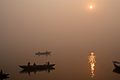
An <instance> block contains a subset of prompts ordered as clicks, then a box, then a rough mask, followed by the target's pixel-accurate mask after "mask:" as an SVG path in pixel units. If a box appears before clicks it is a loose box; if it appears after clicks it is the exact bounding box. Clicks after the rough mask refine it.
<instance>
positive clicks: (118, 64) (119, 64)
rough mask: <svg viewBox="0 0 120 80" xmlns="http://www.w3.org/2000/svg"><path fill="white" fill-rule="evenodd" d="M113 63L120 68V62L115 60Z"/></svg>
mask: <svg viewBox="0 0 120 80" xmlns="http://www.w3.org/2000/svg"><path fill="white" fill-rule="evenodd" d="M113 65H114V67H115V68H117V69H120V62H118V61H113Z"/></svg>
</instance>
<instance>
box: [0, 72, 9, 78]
mask: <svg viewBox="0 0 120 80" xmlns="http://www.w3.org/2000/svg"><path fill="white" fill-rule="evenodd" d="M8 75H9V74H6V73H3V71H2V70H1V71H0V79H6V78H9V77H8Z"/></svg>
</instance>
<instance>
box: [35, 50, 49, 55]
mask: <svg viewBox="0 0 120 80" xmlns="http://www.w3.org/2000/svg"><path fill="white" fill-rule="evenodd" d="M50 54H51V52H50V51H46V52H37V53H35V55H38V56H40V55H46V56H48V55H50Z"/></svg>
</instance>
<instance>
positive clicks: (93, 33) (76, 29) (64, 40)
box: [0, 0, 120, 49]
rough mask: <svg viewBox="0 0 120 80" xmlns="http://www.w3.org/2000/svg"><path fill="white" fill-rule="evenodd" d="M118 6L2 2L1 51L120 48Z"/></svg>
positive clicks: (70, 0)
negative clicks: (9, 47)
mask: <svg viewBox="0 0 120 80" xmlns="http://www.w3.org/2000/svg"><path fill="white" fill-rule="evenodd" d="M119 3H120V0H0V43H1V45H0V48H1V49H5V48H6V46H16V47H20V46H21V47H23V45H24V46H26V47H28V46H30V45H32V46H33V45H34V46H38V45H42V46H44V47H46V46H48V45H49V47H50V46H51V47H57V46H65V45H70V46H71V45H74V46H75V45H76V46H78V45H81V46H83V47H85V46H88V45H89V47H92V46H98V45H99V46H98V47H102V45H104V44H107V45H104V46H106V47H110V46H111V47H114V48H118V47H120V44H119V41H120V31H119V30H120V22H119V21H120V15H119V14H120V5H119ZM90 5H93V8H92V9H90V8H89V6H90ZM26 44H27V45H26ZM62 44H64V45H62Z"/></svg>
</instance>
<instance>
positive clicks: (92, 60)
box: [88, 52, 96, 77]
mask: <svg viewBox="0 0 120 80" xmlns="http://www.w3.org/2000/svg"><path fill="white" fill-rule="evenodd" d="M88 59H89V62H88V63H89V65H90V76H91V77H94V76H95V66H96V56H95V54H94V53H93V52H91V53H90V55H89V56H88Z"/></svg>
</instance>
